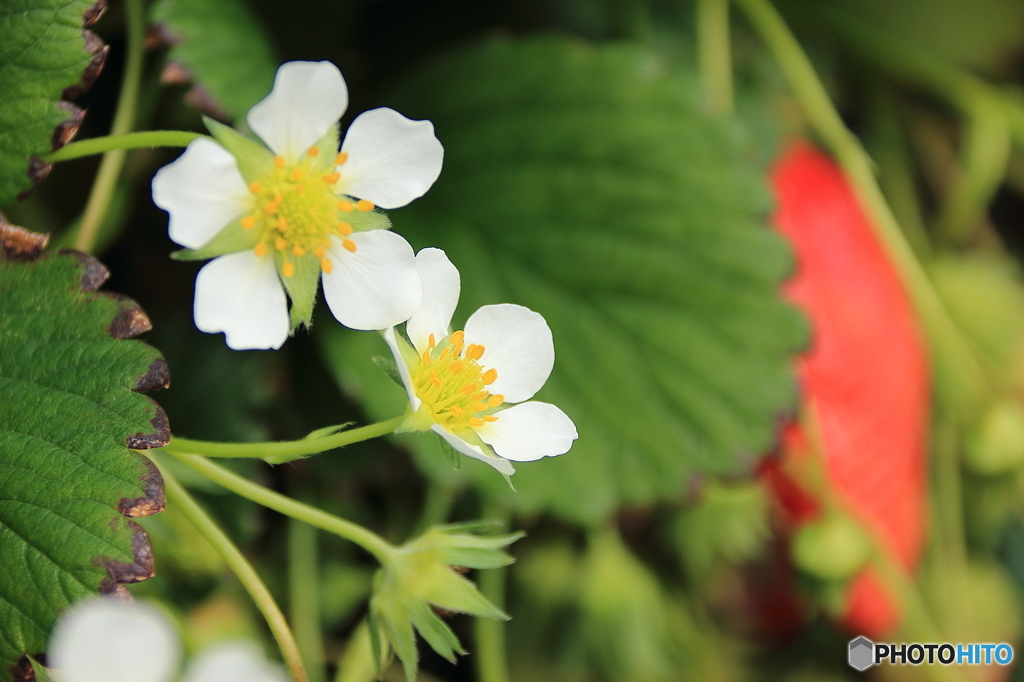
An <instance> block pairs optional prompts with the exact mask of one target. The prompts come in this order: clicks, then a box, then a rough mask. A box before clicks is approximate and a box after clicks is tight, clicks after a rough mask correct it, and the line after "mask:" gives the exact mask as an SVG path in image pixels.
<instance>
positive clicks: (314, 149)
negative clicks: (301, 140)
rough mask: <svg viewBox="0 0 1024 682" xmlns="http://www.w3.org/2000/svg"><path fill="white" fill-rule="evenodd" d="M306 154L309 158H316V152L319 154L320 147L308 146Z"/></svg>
mask: <svg viewBox="0 0 1024 682" xmlns="http://www.w3.org/2000/svg"><path fill="white" fill-rule="evenodd" d="M306 154H307V155H308V156H309V158H311V159H312V158H316V156H317V155H318V154H320V148H319V147H310V148H309V150H308V151H307V152H306Z"/></svg>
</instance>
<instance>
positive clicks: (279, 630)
mask: <svg viewBox="0 0 1024 682" xmlns="http://www.w3.org/2000/svg"><path fill="white" fill-rule="evenodd" d="M154 461H155V460H154ZM161 474H162V475H163V478H164V487H165V489H166V491H167V501H168V502H169V503H170V504H172V505H175V506H176V507H177V508H178V510H179V511H181V513H182V514H183V515H184V516H185V518H186V519H188V522H189V523H191V524H192V526H193V527H194V528H195V529H196V531H198V532H199V534H200V535H202V536H203V538H205V539H206V541H207V542H209V543H210V544H211V545H212V546H213V548H214V549H215V550H217V553H218V554H220V556H221V558H222V559H224V563H226V564H227V565H228V568H230V569H231V571H232V572H233V573H234V574H235V575H236V576H237V577H238V580H239V581H240V582H241V583H242V586H243V587H245V589H246V591H247V592H248V593H249V596H250V597H252V600H253V601H254V602H255V603H256V608H258V609H259V610H260V613H262V614H263V617H264V618H266V620H267V625H268V626H270V631H271V632H272V633H273V635H274V639H276V640H277V645H278V647H279V648H280V649H281V656H282V657H283V658H284V662H285V665H286V666H287V667H288V672H289V673H290V674H291V678H292V682H307V678H306V671H305V669H304V668H303V667H302V658H301V657H300V656H299V647H298V645H297V644H296V643H295V637H294V636H293V635H292V631H291V630H290V629H289V628H288V622H287V621H286V620H285V618H284V614H283V613H281V609H280V608H278V606H277V603H276V602H275V601H274V597H273V596H272V595H271V594H270V590H268V589H267V586H266V585H264V584H263V581H262V580H261V579H260V576H259V574H257V573H256V570H255V569H254V568H253V567H252V564H250V563H249V562H248V560H246V558H245V557H244V556H243V555H242V553H241V552H240V551H239V549H238V548H237V547H235V545H234V543H232V542H231V540H230V539H229V538H228V536H227V535H225V534H224V531H222V530H221V529H220V528H219V527H218V526H217V524H216V523H215V522H214V521H213V519H211V518H210V517H209V515H207V513H206V512H205V511H203V508H202V507H200V506H199V504H198V503H197V502H196V501H195V500H194V499H193V498H192V496H191V495H189V494H188V492H186V491H185V489H184V488H183V487H182V486H181V484H180V483H178V481H177V479H175V478H174V476H173V475H172V474H171V472H170V471H168V470H167V469H162V470H161Z"/></svg>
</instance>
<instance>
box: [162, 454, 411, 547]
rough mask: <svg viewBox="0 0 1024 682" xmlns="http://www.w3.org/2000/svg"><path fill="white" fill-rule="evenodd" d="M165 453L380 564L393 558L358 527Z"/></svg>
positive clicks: (199, 461)
mask: <svg viewBox="0 0 1024 682" xmlns="http://www.w3.org/2000/svg"><path fill="white" fill-rule="evenodd" d="M165 451H166V452H167V453H168V454H170V455H171V456H173V457H174V458H175V459H177V460H178V461H179V462H181V463H182V464H184V465H185V466H187V467H189V468H191V469H193V470H194V471H198V472H199V473H201V474H202V475H204V476H206V477H207V478H209V479H210V480H211V481H213V482H214V483H216V484H217V485H220V486H223V487H225V488H227V489H228V490H230V491H231V492H233V493H235V494H237V495H240V496H241V497H244V498H245V499H247V500H252V501H253V502H256V503H257V504H261V505H263V506H264V507H268V508H270V509H273V510H274V511H277V512H280V513H282V514H284V515H285V516H290V517H291V518H293V519H298V520H299V521H303V522H305V523H308V524H309V525H311V526H315V527H316V528H320V529H321V530H325V531H327V532H328V533H334V534H335V535H338V536H340V537H343V538H345V539H346V540H349V541H351V542H354V543H356V544H357V545H359V546H360V547H362V548H363V549H365V550H366V551H367V552H369V553H370V554H372V555H373V556H374V557H376V558H377V560H378V561H380V562H381V563H382V564H386V563H389V562H391V561H393V559H394V557H395V553H396V552H397V549H396V548H395V547H394V546H393V545H391V544H390V543H389V542H387V541H386V540H384V538H382V537H380V536H379V535H377V534H376V533H373V532H371V531H369V530H367V529H366V528H363V527H362V526H360V525H358V524H355V523H352V522H351V521H346V520H345V519H342V518H339V517H337V516H334V515H332V514H328V513H327V512H325V511H322V510H320V509H317V508H316V507H312V506H310V505H308V504H304V503H302V502H298V501H296V500H293V499H292V498H290V497H286V496H285V495H281V494H280V493H275V492H274V491H273V490H269V489H267V488H264V487H263V486H261V485H257V484H255V483H253V482H252V481H250V480H248V479H246V478H242V477H241V476H239V475H238V474H236V473H234V472H232V471H228V470H227V469H225V468H224V467H221V466H218V465H216V464H214V463H213V462H211V461H210V460H208V459H205V458H203V457H197V456H195V455H187V454H183V453H180V452H174V451H173V450H170V449H167V448H165Z"/></svg>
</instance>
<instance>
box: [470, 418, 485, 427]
mask: <svg viewBox="0 0 1024 682" xmlns="http://www.w3.org/2000/svg"><path fill="white" fill-rule="evenodd" d="M469 425H470V426H483V425H484V420H483V419H478V418H476V417H470V418H469Z"/></svg>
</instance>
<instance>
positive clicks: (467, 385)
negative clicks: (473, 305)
mask: <svg viewBox="0 0 1024 682" xmlns="http://www.w3.org/2000/svg"><path fill="white" fill-rule="evenodd" d="M416 268H417V270H418V271H419V275H420V280H421V282H422V284H423V300H422V302H421V303H420V306H419V308H417V309H416V312H415V313H413V315H412V317H411V318H410V319H409V321H408V323H407V324H406V326H405V332H406V336H407V337H408V338H406V336H403V335H401V334H400V333H398V332H397V331H396V330H395V328H394V327H392V328H389V329H387V330H386V331H385V332H384V338H385V339H386V340H387V342H388V344H389V345H390V346H391V350H392V352H393V353H394V356H395V360H396V362H397V363H398V367H399V373H400V375H401V377H402V381H403V383H404V384H405V387H406V389H407V391H408V393H409V401H410V403H411V405H412V414H410V416H409V417H408V418H407V419H406V420H405V423H404V424H403V427H402V428H404V429H406V430H426V429H431V430H433V431H434V432H436V433H438V434H440V435H441V437H443V438H444V439H445V440H446V441H448V443H450V444H451V446H452V447H453V448H455V449H456V450H458V451H459V452H461V453H463V454H466V455H469V456H470V457H475V458H476V459H480V460H483V461H484V462H487V463H488V464H490V465H491V466H493V467H494V468H496V469H497V470H498V471H500V472H501V473H503V474H505V475H506V476H507V475H511V474H513V473H515V469H514V468H513V466H512V464H511V463H510V462H509V460H513V461H517V462H528V461H533V460H536V459H540V458H541V457H552V456H555V455H561V454H564V453H566V452H568V451H569V448H571V447H572V442H573V441H574V440H576V438H578V437H579V436H578V434H577V433H576V426H575V425H574V424H573V422H572V420H571V419H569V417H568V416H567V415H566V414H565V413H564V412H562V410H560V409H559V408H557V407H555V406H554V405H551V404H549V403H542V402H538V401H532V400H529V399H530V398H532V397H533V395H534V394H535V393H536V392H537V391H539V390H540V388H541V387H542V386H543V385H544V382H545V381H547V378H548V376H549V375H550V374H551V370H552V368H553V367H554V363H555V347H554V343H553V342H552V338H551V330H550V329H549V328H548V325H547V322H545V321H544V318H543V317H542V316H541V315H540V314H538V313H535V312H533V311H532V310H530V309H528V308H524V307H522V306H518V305H512V304H507V303H506V304H501V305H487V306H483V307H482V308H480V309H479V310H477V311H476V312H475V313H473V314H472V315H471V316H470V318H469V320H467V321H466V328H465V330H459V331H455V332H452V333H449V324H450V323H451V319H452V314H453V313H454V312H455V306H456V305H457V304H458V301H459V293H460V289H461V285H460V281H459V271H458V270H457V269H456V268H455V266H454V265H452V263H451V261H449V260H448V257H447V256H446V255H445V253H444V251H441V250H440V249H423V250H422V251H420V252H419V254H417V256H416ZM523 401H528V402H523ZM512 403H519V404H518V405H512V406H510V404H512Z"/></svg>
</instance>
